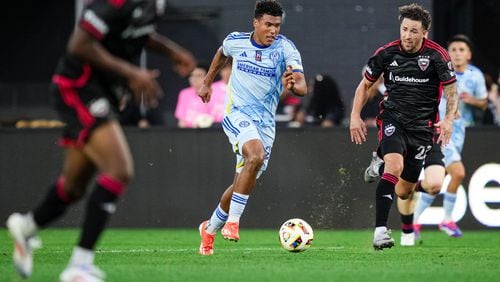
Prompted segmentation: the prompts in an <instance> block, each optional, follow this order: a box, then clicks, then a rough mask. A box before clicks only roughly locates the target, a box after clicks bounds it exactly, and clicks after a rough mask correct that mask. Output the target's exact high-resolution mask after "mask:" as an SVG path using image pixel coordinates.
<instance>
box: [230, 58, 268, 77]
mask: <svg viewBox="0 0 500 282" xmlns="http://www.w3.org/2000/svg"><path fill="white" fill-rule="evenodd" d="M236 69H238V70H240V71H244V72H246V73H251V74H256V75H261V76H266V77H275V76H276V69H274V68H266V67H261V66H259V65H256V64H253V63H250V62H247V61H242V62H238V63H237V64H236Z"/></svg>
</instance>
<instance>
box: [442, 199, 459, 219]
mask: <svg viewBox="0 0 500 282" xmlns="http://www.w3.org/2000/svg"><path fill="white" fill-rule="evenodd" d="M456 200H457V194H453V193H450V192H446V193H445V194H444V201H443V207H444V221H445V222H450V221H452V220H453V219H452V217H451V215H452V213H453V208H454V207H455V202H456Z"/></svg>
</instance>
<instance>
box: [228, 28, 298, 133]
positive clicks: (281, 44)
mask: <svg viewBox="0 0 500 282" xmlns="http://www.w3.org/2000/svg"><path fill="white" fill-rule="evenodd" d="M222 47H223V52H224V55H225V56H229V57H232V58H233V66H232V72H231V79H230V81H229V86H228V95H227V97H226V104H225V105H226V114H227V113H229V112H231V111H232V110H233V109H237V110H239V111H241V112H243V113H245V114H247V115H248V116H250V117H251V118H252V119H253V120H254V121H255V122H258V123H259V124H260V125H261V126H274V124H275V114H276V108H277V107H278V103H279V98H280V95H281V93H282V91H283V84H282V82H281V77H282V76H283V73H284V72H285V70H286V66H287V65H290V66H292V69H293V71H294V72H303V67H302V60H301V57H300V53H299V51H298V50H297V48H296V47H295V45H294V44H293V42H292V41H290V40H289V39H287V38H286V37H285V36H283V35H278V36H277V38H276V40H275V41H274V42H273V44H272V45H271V46H267V47H266V46H262V45H259V44H257V43H256V42H255V41H254V40H253V39H252V33H250V32H232V33H230V34H229V35H228V36H227V37H226V39H224V43H223V45H222Z"/></svg>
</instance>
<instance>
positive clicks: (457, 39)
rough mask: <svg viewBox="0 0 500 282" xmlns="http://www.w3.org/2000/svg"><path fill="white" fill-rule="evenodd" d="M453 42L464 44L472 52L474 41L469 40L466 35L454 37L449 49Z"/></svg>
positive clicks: (450, 41)
mask: <svg viewBox="0 0 500 282" xmlns="http://www.w3.org/2000/svg"><path fill="white" fill-rule="evenodd" d="M453 42H463V43H465V44H466V45H467V47H469V50H470V51H471V52H472V41H471V40H470V39H469V37H468V36H467V35H465V34H457V35H454V36H452V37H451V38H450V40H448V44H447V45H448V47H449V46H450V44H451V43H453Z"/></svg>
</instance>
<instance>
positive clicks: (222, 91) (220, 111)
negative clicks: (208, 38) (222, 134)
mask: <svg viewBox="0 0 500 282" xmlns="http://www.w3.org/2000/svg"><path fill="white" fill-rule="evenodd" d="M207 71H208V65H206V64H203V63H199V64H198V65H197V66H196V68H195V69H194V70H193V71H192V72H191V74H190V75H189V85H190V87H188V88H184V89H182V90H181V92H180V93H179V97H178V99H177V107H176V108H175V117H176V118H177V120H178V123H177V125H178V126H179V127H180V128H206V127H210V126H212V124H213V123H214V122H216V123H220V122H221V121H222V119H223V115H224V100H225V96H226V86H227V81H228V80H229V74H228V72H229V73H230V72H231V69H230V67H229V70H228V67H227V66H225V67H224V70H223V71H221V77H222V79H221V81H219V82H214V83H213V84H212V96H211V98H210V102H208V103H203V102H202V100H201V98H200V97H199V96H198V94H197V93H196V92H197V91H198V90H199V89H200V87H201V86H202V85H203V79H204V77H205V75H206V74H207Z"/></svg>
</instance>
